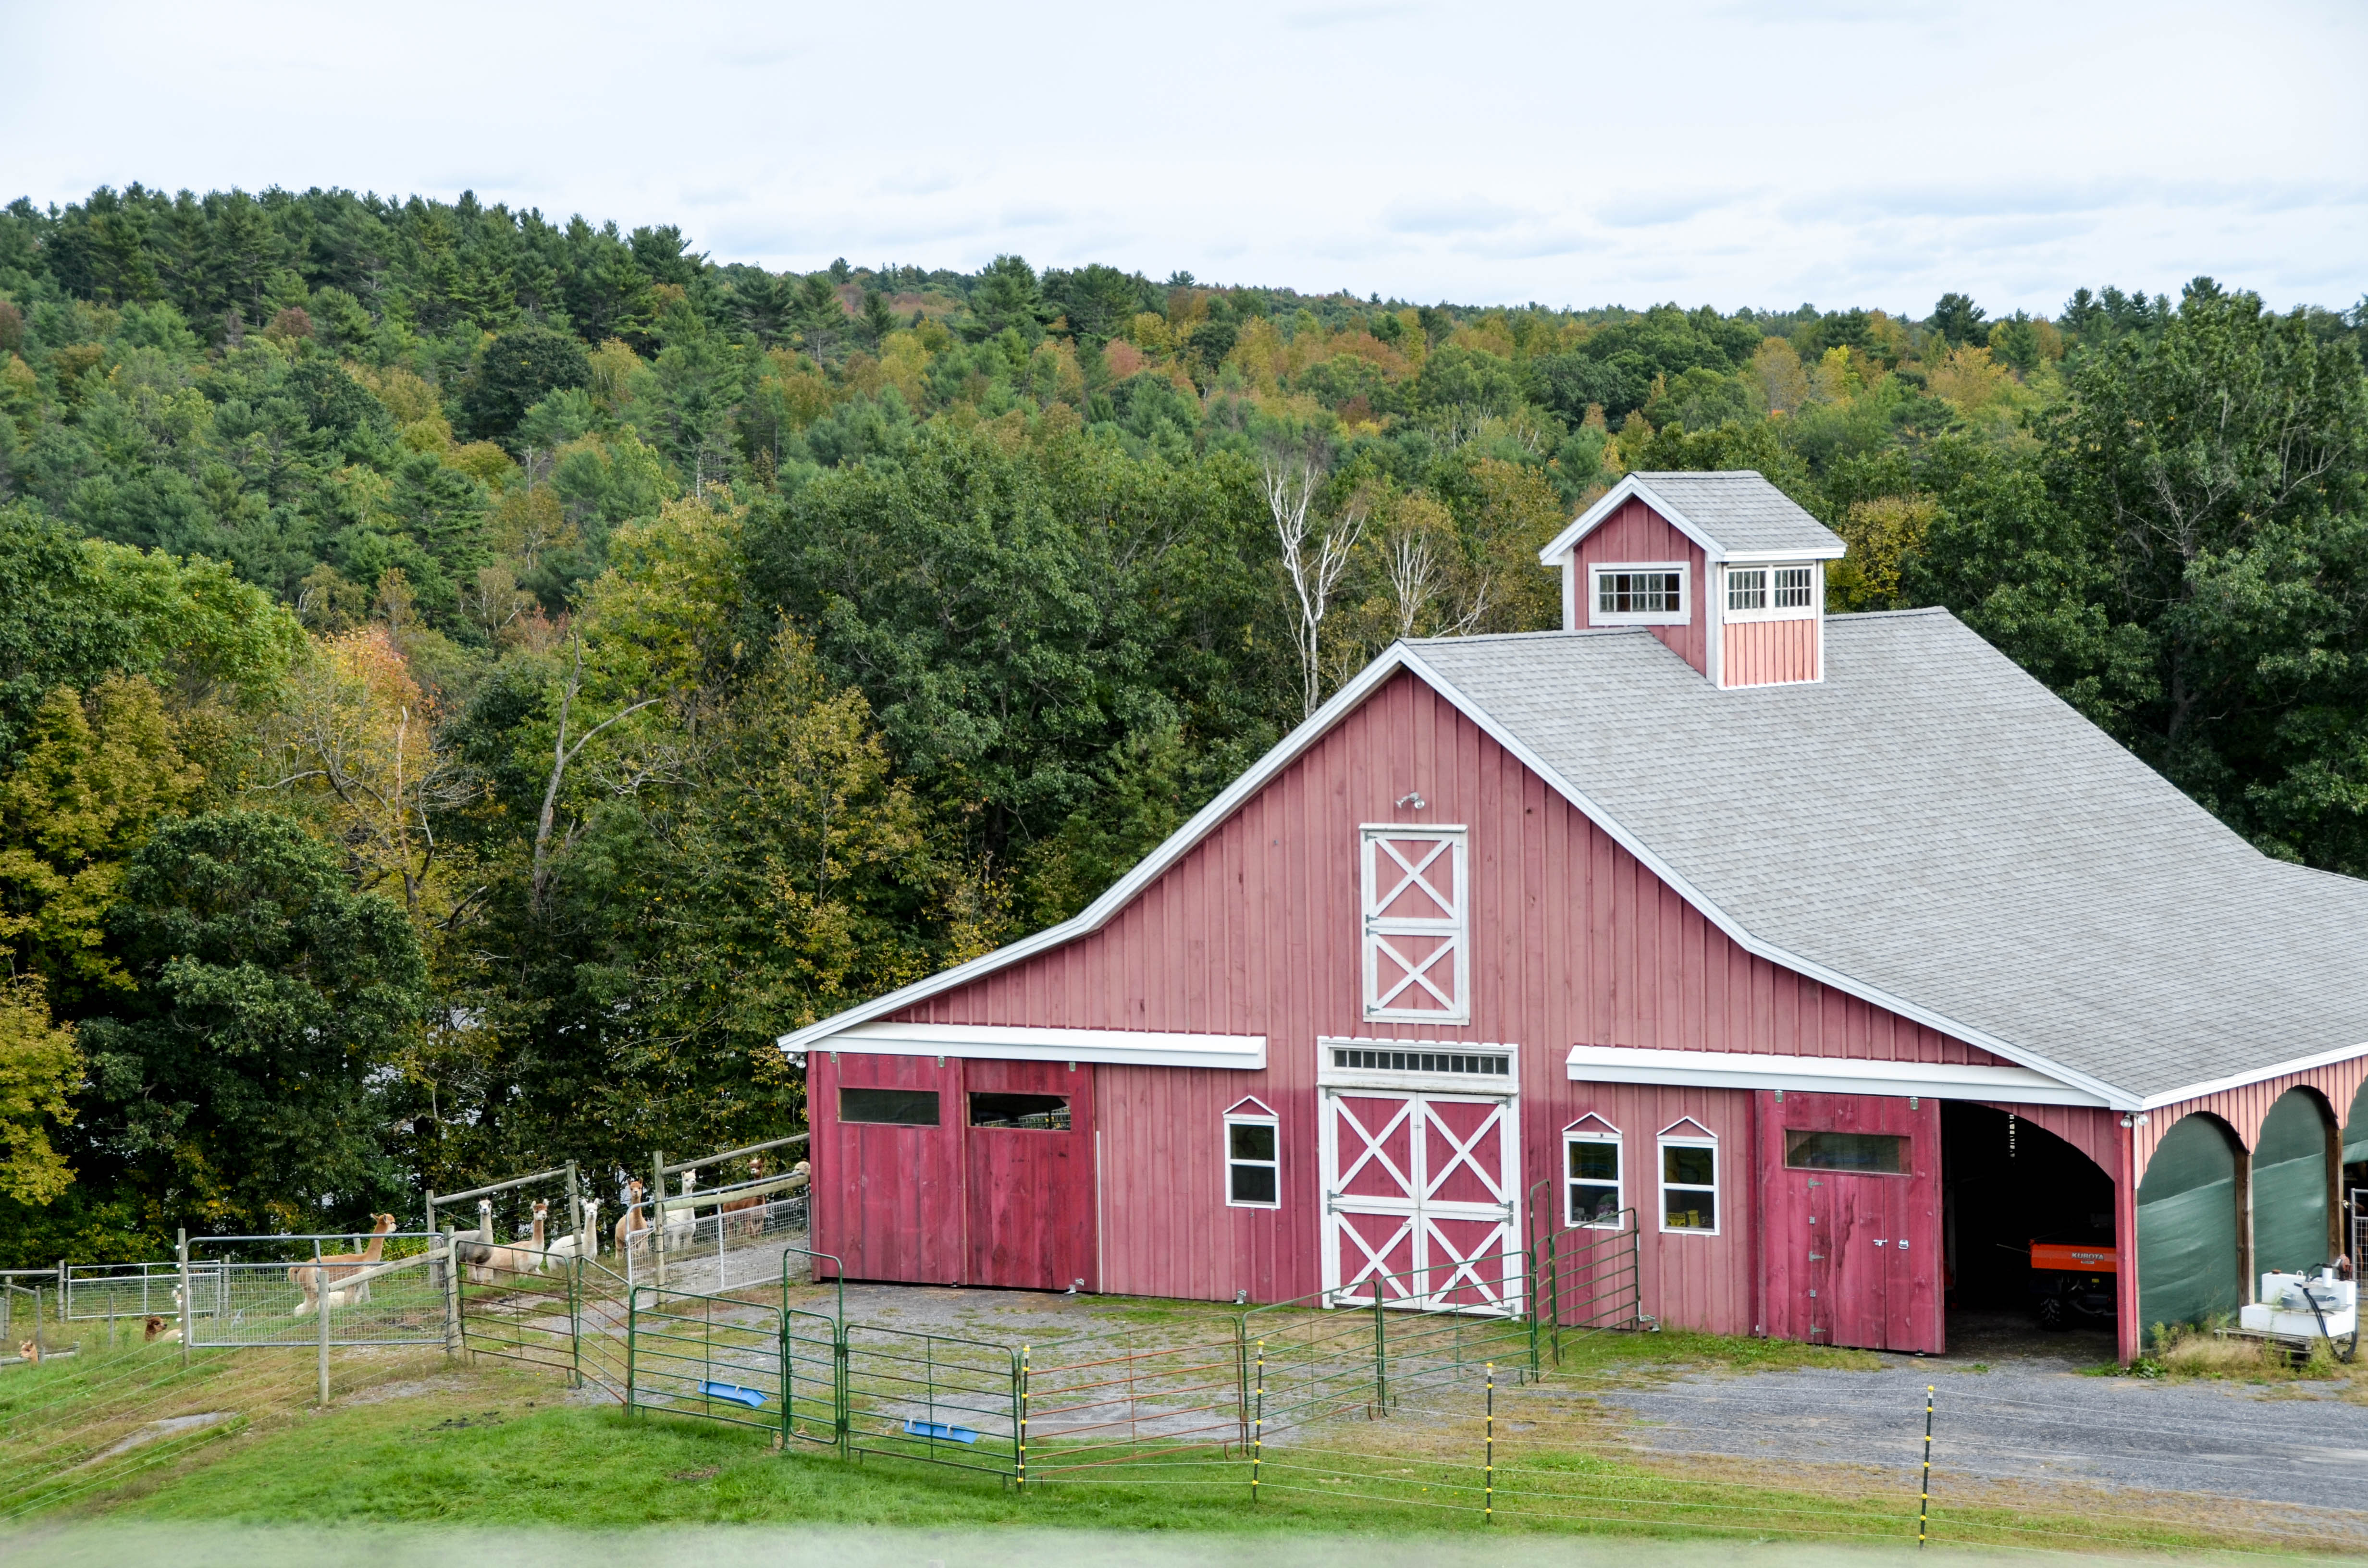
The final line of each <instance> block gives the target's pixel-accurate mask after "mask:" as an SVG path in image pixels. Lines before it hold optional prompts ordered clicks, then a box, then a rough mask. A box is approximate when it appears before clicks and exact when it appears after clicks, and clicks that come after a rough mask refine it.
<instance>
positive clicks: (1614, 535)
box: [1391, 499, 1713, 800]
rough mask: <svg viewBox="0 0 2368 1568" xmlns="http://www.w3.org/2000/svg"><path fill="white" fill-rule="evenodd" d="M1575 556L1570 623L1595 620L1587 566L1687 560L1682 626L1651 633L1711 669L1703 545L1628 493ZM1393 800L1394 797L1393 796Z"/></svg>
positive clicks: (1703, 668)
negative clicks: (1573, 615) (1623, 503)
mask: <svg viewBox="0 0 2368 1568" xmlns="http://www.w3.org/2000/svg"><path fill="white" fill-rule="evenodd" d="M1575 553H1576V554H1577V560H1578V567H1577V576H1576V577H1575V578H1574V579H1573V587H1572V589H1571V591H1572V592H1573V593H1574V594H1576V595H1577V597H1578V602H1577V605H1575V606H1574V607H1573V608H1574V609H1575V611H1576V612H1577V613H1576V619H1573V621H1572V622H1571V624H1572V626H1573V628H1574V629H1577V628H1584V627H1588V626H1591V625H1593V624H1594V620H1593V614H1594V609H1595V595H1594V592H1593V589H1594V585H1593V584H1592V583H1591V582H1590V581H1589V580H1588V569H1589V568H1590V567H1593V566H1597V565H1607V566H1608V565H1611V564H1613V563H1615V562H1622V563H1627V562H1633V563H1634V564H1638V565H1643V564H1645V563H1648V562H1656V561H1682V562H1685V563H1686V611H1687V614H1686V621H1685V624H1684V625H1682V626H1656V627H1653V628H1651V629H1650V630H1651V631H1652V633H1653V635H1654V636H1656V637H1657V638H1659V639H1660V640H1661V641H1662V642H1665V643H1667V644H1668V646H1669V647H1670V648H1671V649H1673V650H1675V651H1676V653H1677V654H1678V656H1679V658H1681V659H1683V660H1685V662H1686V663H1688V664H1690V665H1692V666H1693V667H1694V668H1696V669H1698V670H1700V671H1702V673H1703V674H1705V675H1707V674H1709V673H1710V618H1711V615H1712V613H1713V612H1712V609H1711V604H1710V564H1709V561H1708V558H1707V557H1705V556H1704V555H1703V554H1702V546H1700V545H1698V544H1696V543H1695V542H1694V541H1693V540H1690V539H1688V538H1687V537H1686V536H1685V535H1684V534H1682V533H1680V532H1679V531H1678V528H1676V526H1675V525H1674V524H1672V523H1670V522H1669V521H1668V519H1666V518H1664V517H1662V516H1661V515H1660V514H1659V513H1658V512H1656V511H1655V510H1653V508H1652V507H1650V506H1646V505H1645V503H1644V502H1642V501H1638V500H1634V499H1631V500H1630V501H1629V502H1628V504H1627V505H1626V506H1622V507H1621V508H1620V510H1619V511H1617V512H1615V513H1613V514H1612V515H1611V517H1606V518H1604V519H1603V521H1602V522H1600V523H1598V524H1597V525H1596V526H1595V528H1594V531H1592V532H1591V533H1589V534H1588V536H1587V537H1586V538H1585V539H1583V540H1579V541H1578V549H1577V551H1576V552H1575ZM1391 798H1392V799H1393V800H1395V798H1396V797H1395V796H1393V797H1391Z"/></svg>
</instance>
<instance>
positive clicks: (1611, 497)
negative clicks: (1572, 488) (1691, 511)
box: [1538, 473, 1726, 566]
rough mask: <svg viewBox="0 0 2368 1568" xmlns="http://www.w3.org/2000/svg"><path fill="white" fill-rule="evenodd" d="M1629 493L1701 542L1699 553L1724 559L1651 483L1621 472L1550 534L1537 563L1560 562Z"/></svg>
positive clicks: (1716, 546)
mask: <svg viewBox="0 0 2368 1568" xmlns="http://www.w3.org/2000/svg"><path fill="white" fill-rule="evenodd" d="M1631 496H1635V497H1637V498H1639V499H1641V500H1643V502H1644V503H1645V505H1646V506H1650V507H1652V508H1653V510H1655V511H1656V512H1658V513H1660V514H1661V516H1662V517H1667V518H1668V520H1669V522H1670V524H1671V525H1672V526H1673V527H1675V528H1677V530H1678V531H1679V533H1681V534H1683V535H1685V536H1686V537H1687V538H1688V539H1690V540H1693V541H1694V542H1695V543H1696V544H1698V545H1700V546H1702V551H1703V553H1705V554H1707V555H1708V556H1709V557H1710V558H1711V559H1712V560H1713V561H1724V560H1725V559H1726V552H1725V551H1724V550H1723V549H1721V548H1720V546H1719V542H1718V540H1714V539H1713V538H1711V537H1710V535H1708V534H1706V533H1704V532H1702V529H1701V528H1697V527H1695V526H1694V524H1693V522H1692V520H1691V518H1689V517H1687V516H1686V515H1685V514H1684V513H1682V512H1680V511H1679V510H1678V509H1677V508H1676V507H1675V506H1670V505H1669V504H1668V502H1667V501H1664V500H1662V499H1661V498H1660V497H1659V496H1658V495H1656V494H1654V493H1653V487H1652V486H1651V485H1649V484H1646V483H1645V482H1644V481H1643V480H1641V479H1639V478H1637V477H1636V476H1635V475H1634V474H1633V473H1632V474H1627V475H1625V476H1623V477H1622V479H1621V481H1620V483H1617V484H1615V485H1613V486H1612V487H1611V489H1610V490H1608V491H1606V492H1605V493H1604V494H1603V498H1602V499H1601V500H1600V501H1598V502H1596V504H1595V505H1594V506H1589V507H1588V509H1587V510H1586V511H1584V512H1581V513H1580V514H1579V515H1578V516H1577V518H1576V519H1574V520H1573V521H1572V523H1571V525H1570V527H1568V528H1565V529H1563V530H1562V532H1560V533H1558V534H1556V535H1554V542H1553V543H1551V544H1549V545H1547V546H1546V547H1545V548H1544V549H1543V550H1541V551H1538V564H1539V565H1541V566H1558V565H1560V564H1561V563H1562V558H1563V557H1564V556H1565V555H1568V554H1569V553H1570V552H1571V551H1574V550H1576V549H1577V548H1578V541H1579V540H1583V539H1585V538H1586V537H1587V536H1588V535H1589V534H1591V533H1593V532H1594V531H1595V530H1596V528H1598V527H1599V526H1600V524H1601V523H1602V522H1603V520H1604V519H1605V518H1606V517H1610V516H1611V514H1612V513H1614V512H1616V511H1618V510H1619V509H1620V508H1621V507H1622V506H1624V505H1626V504H1627V502H1628V499H1629V498H1630V497H1631Z"/></svg>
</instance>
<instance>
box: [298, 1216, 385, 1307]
mask: <svg viewBox="0 0 2368 1568" xmlns="http://www.w3.org/2000/svg"><path fill="white" fill-rule="evenodd" d="M370 1219H371V1220H372V1221H374V1223H375V1228H374V1229H373V1230H372V1231H371V1232H370V1245H369V1246H367V1247H365V1248H364V1249H362V1250H361V1251H360V1252H332V1253H324V1254H322V1256H321V1261H320V1263H319V1265H318V1266H317V1267H316V1266H315V1265H313V1264H310V1263H300V1264H298V1265H296V1266H295V1267H293V1268H290V1270H289V1271H288V1278H290V1280H291V1281H293V1282H294V1283H295V1284H297V1285H299V1286H301V1287H302V1289H303V1291H304V1299H303V1300H302V1301H299V1302H298V1303H297V1304H296V1311H295V1312H294V1313H293V1314H292V1315H293V1316H296V1317H300V1318H301V1317H302V1316H303V1315H304V1314H305V1313H307V1312H313V1311H315V1310H317V1309H318V1308H319V1306H320V1304H321V1287H322V1285H323V1283H324V1280H325V1282H326V1283H327V1285H328V1286H329V1305H330V1306H331V1307H342V1306H345V1305H347V1300H346V1298H347V1296H348V1295H350V1296H352V1297H353V1298H354V1300H356V1301H368V1300H369V1299H370V1281H369V1280H367V1279H365V1280H363V1281H362V1282H361V1283H360V1284H359V1285H357V1286H355V1287H354V1288H353V1289H352V1290H350V1291H347V1290H337V1289H336V1284H337V1281H339V1280H340V1279H346V1278H351V1277H352V1276H354V1275H357V1274H359V1273H360V1272H361V1271H362V1270H363V1269H365V1268H369V1267H372V1266H374V1265H375V1264H376V1263H377V1262H378V1260H379V1258H380V1257H381V1256H382V1255H383V1254H384V1253H385V1251H386V1238H387V1234H388V1233H390V1232H392V1231H393V1229H394V1216H393V1215H392V1214H373V1215H371V1216H370Z"/></svg>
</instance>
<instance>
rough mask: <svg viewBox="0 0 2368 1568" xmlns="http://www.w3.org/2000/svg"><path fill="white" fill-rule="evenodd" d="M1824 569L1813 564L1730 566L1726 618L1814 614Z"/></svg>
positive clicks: (1784, 617)
mask: <svg viewBox="0 0 2368 1568" xmlns="http://www.w3.org/2000/svg"><path fill="white" fill-rule="evenodd" d="M1822 574H1823V569H1822V568H1821V567H1820V566H1819V565H1818V563H1817V562H1814V561H1809V562H1791V563H1784V564H1778V565H1772V566H1729V567H1727V568H1726V569H1725V577H1726V619H1729V620H1804V619H1809V618H1811V617H1813V616H1815V615H1816V613H1817V601H1818V599H1819V597H1821V596H1820V595H1819V593H1818V591H1817V590H1818V586H1819V579H1820V577H1821V576H1822Z"/></svg>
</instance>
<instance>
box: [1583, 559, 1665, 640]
mask: <svg viewBox="0 0 2368 1568" xmlns="http://www.w3.org/2000/svg"><path fill="white" fill-rule="evenodd" d="M1588 574H1589V575H1590V576H1591V577H1592V578H1593V579H1594V584H1595V592H1594V593H1593V594H1592V595H1590V596H1589V603H1590V604H1591V605H1592V606H1593V608H1592V609H1591V610H1590V611H1589V612H1588V624H1590V625H1594V626H1677V625H1682V624H1684V622H1685V620H1686V619H1687V615H1686V565H1685V562H1681V561H1663V562H1645V563H1642V564H1632V563H1624V562H1623V563H1618V564H1612V565H1603V566H1590V567H1588Z"/></svg>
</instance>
